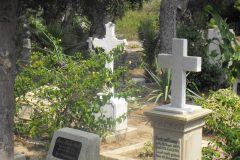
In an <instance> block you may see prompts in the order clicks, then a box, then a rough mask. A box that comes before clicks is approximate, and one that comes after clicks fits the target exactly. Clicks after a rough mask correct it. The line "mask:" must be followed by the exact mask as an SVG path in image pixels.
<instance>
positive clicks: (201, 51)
mask: <svg viewBox="0 0 240 160" xmlns="http://www.w3.org/2000/svg"><path fill="white" fill-rule="evenodd" d="M194 14H195V15H193V14H192V13H191V12H190V11H189V10H187V11H186V12H185V13H184V15H183V16H182V17H181V20H180V21H178V24H177V35H178V37H183V38H186V39H187V40H188V54H189V55H190V56H200V57H202V71H201V72H200V73H191V74H190V75H189V76H188V80H189V81H191V82H195V84H196V85H197V87H198V88H199V89H200V90H201V91H208V90H209V89H211V90H217V89H219V88H220V87H221V86H222V85H223V84H222V83H223V82H221V81H220V80H219V79H221V77H222V75H223V70H222V69H221V67H220V66H221V64H220V63H215V64H211V63H210V59H212V56H211V55H210V54H209V53H208V44H209V43H210V42H209V41H208V40H207V39H206V38H205V34H204V32H203V31H202V30H203V29H204V30H206V29H207V28H206V23H207V20H206V19H205V17H204V15H203V13H202V12H199V13H194ZM196 17H198V18H196ZM189 88H190V89H194V88H195V87H194V86H192V85H191V86H189Z"/></svg>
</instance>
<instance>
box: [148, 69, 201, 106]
mask: <svg viewBox="0 0 240 160" xmlns="http://www.w3.org/2000/svg"><path fill="white" fill-rule="evenodd" d="M145 71H146V72H147V73H148V75H149V76H150V77H148V78H149V79H150V80H153V81H152V82H154V83H155V84H156V86H157V87H156V88H158V89H151V90H152V91H151V93H150V94H149V95H148V100H147V101H152V100H154V103H157V102H163V103H165V104H166V103H169V100H170V99H171V95H170V93H171V76H172V75H171V70H170V69H166V70H163V69H161V73H160V74H154V73H153V72H152V71H151V70H149V69H148V68H145ZM187 85H188V86H192V88H193V89H194V90H192V89H190V88H189V87H188V88H187V89H186V91H187V93H186V94H187V98H188V99H189V100H192V99H196V98H201V97H200V96H199V90H198V88H197V86H196V84H195V83H194V82H190V81H187Z"/></svg>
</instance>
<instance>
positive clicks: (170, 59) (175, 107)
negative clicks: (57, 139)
mask: <svg viewBox="0 0 240 160" xmlns="http://www.w3.org/2000/svg"><path fill="white" fill-rule="evenodd" d="M158 63H159V64H160V67H162V68H171V70H172V83H171V104H169V105H167V106H164V107H156V110H161V111H168V112H174V113H189V112H193V111H194V110H195V109H197V108H198V109H199V108H201V107H198V106H193V105H187V104H186V71H193V72H200V71H201V57H191V56H187V40H186V39H176V38H174V39H173V48H172V54H159V55H158Z"/></svg>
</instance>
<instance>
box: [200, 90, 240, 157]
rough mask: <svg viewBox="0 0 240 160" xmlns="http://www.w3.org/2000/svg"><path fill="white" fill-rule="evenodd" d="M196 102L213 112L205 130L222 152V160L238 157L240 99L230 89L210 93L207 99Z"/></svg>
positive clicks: (239, 146)
mask: <svg viewBox="0 0 240 160" xmlns="http://www.w3.org/2000/svg"><path fill="white" fill-rule="evenodd" d="M196 102H197V103H198V104H199V105H201V106H203V108H208V109H211V110H213V111H214V113H213V114H212V115H211V116H210V117H209V118H207V121H206V124H207V125H206V128H207V129H208V130H209V131H210V132H212V133H213V139H212V140H213V144H214V145H216V146H217V147H218V148H219V150H218V151H223V152H224V153H223V154H222V156H224V157H223V159H233V160H234V159H237V157H239V156H240V123H239V122H240V97H238V96H237V95H236V94H235V93H233V91H232V90H231V89H220V90H218V91H217V92H212V93H211V94H210V96H209V97H208V98H207V99H199V100H196Z"/></svg>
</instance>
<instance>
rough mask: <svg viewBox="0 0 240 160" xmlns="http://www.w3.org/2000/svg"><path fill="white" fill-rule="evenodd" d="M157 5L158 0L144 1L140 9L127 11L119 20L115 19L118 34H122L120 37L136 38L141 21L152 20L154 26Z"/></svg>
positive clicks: (157, 10)
mask: <svg viewBox="0 0 240 160" xmlns="http://www.w3.org/2000/svg"><path fill="white" fill-rule="evenodd" d="M159 5H160V1H159V0H150V1H149V2H146V3H144V5H143V8H142V9H141V10H135V11H131V10H129V11H127V12H126V13H125V15H124V17H123V18H122V19H121V20H117V21H116V31H117V33H118V35H119V36H121V35H122V36H121V38H127V39H128V40H137V39H138V28H139V27H140V26H141V25H140V22H141V21H145V20H148V21H150V22H154V24H153V26H154V27H155V26H157V24H158V23H157V19H158V12H159Z"/></svg>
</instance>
